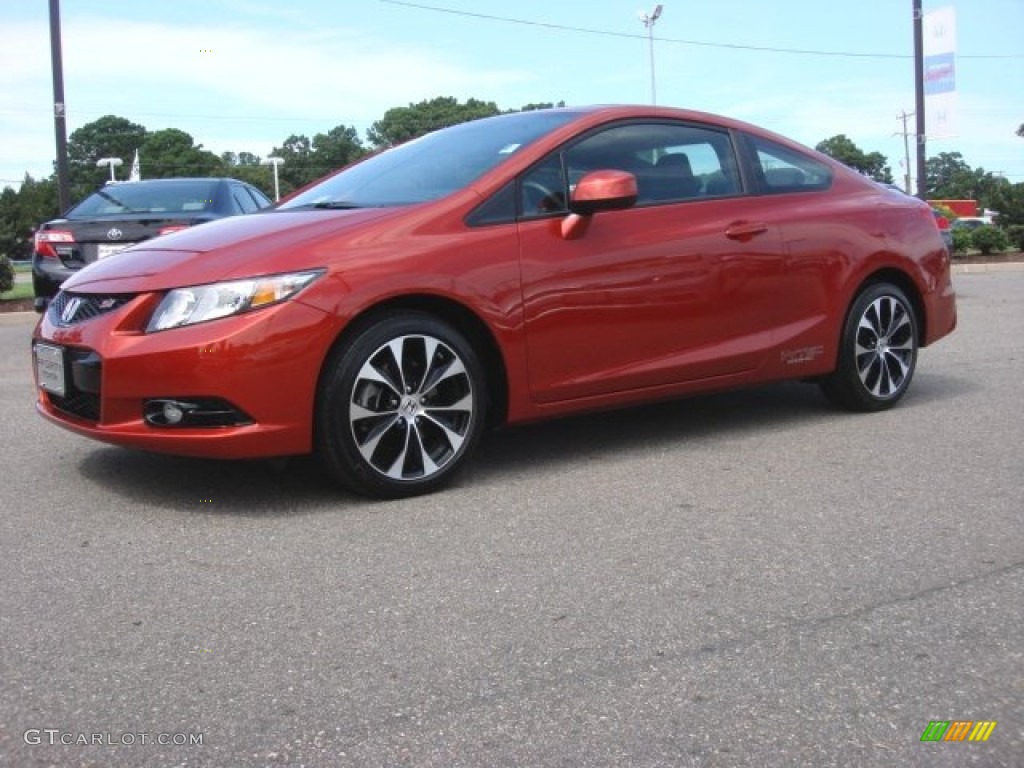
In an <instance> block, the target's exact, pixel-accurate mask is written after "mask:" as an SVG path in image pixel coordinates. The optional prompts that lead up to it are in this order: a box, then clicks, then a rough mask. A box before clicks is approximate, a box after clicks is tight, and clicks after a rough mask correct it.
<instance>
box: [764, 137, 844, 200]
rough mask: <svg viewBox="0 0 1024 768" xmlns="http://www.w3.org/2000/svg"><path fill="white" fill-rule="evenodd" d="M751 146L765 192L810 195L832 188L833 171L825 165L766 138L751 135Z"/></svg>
mask: <svg viewBox="0 0 1024 768" xmlns="http://www.w3.org/2000/svg"><path fill="white" fill-rule="evenodd" d="M750 143H751V145H752V146H753V149H754V162H755V169H754V170H755V175H756V176H757V178H758V182H759V185H760V187H761V191H762V192H765V193H768V194H781V193H785V192H811V191H814V190H818V189H828V188H829V186H831V184H832V170H831V169H830V168H829V167H828V166H827V165H825V164H824V163H822V162H820V161H818V160H815V159H814V158H812V157H808V156H807V155H804V154H801V153H799V152H796V151H794V150H792V149H789V148H788V147H784V146H782V145H780V144H776V143H775V142H773V141H769V140H767V139H762V138H758V137H753V136H752V137H750Z"/></svg>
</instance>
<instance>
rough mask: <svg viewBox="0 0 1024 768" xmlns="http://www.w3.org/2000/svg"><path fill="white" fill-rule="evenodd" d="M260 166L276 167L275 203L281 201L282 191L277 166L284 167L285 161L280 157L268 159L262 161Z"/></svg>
mask: <svg viewBox="0 0 1024 768" xmlns="http://www.w3.org/2000/svg"><path fill="white" fill-rule="evenodd" d="M260 165H272V166H274V202H275V203H276V202H277V201H278V200H280V199H281V189H280V187H279V186H278V184H277V166H279V165H284V159H283V158H280V157H266V158H264V159H262V160H260Z"/></svg>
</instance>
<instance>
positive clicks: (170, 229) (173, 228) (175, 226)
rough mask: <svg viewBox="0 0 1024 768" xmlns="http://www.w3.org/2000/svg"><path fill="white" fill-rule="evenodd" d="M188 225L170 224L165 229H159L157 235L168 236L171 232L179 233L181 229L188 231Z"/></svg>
mask: <svg viewBox="0 0 1024 768" xmlns="http://www.w3.org/2000/svg"><path fill="white" fill-rule="evenodd" d="M188 227H189V225H188V224H171V225H169V226H166V227H160V231H159V232H158V233H157V234H158V235H169V234H171V232H181V230H183V229H188Z"/></svg>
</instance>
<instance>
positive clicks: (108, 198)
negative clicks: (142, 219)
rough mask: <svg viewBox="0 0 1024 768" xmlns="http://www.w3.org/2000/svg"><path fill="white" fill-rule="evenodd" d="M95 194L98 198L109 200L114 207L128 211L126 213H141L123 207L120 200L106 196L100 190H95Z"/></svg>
mask: <svg viewBox="0 0 1024 768" xmlns="http://www.w3.org/2000/svg"><path fill="white" fill-rule="evenodd" d="M96 194H97V195H99V196H100V197H102V198H103V199H104V200H109V201H110V202H112V203H113V204H114V205H119V206H121V207H122V208H124V210H126V211H128V213H142V211H137V210H135V209H134V208H131V207H129V206H127V205H125V204H124V203H122V202H121V201H120V200H118V199H117V198H116V197H114V196H113V195H109V194H107V193H106V192H104V191H103V190H102V189H97V190H96Z"/></svg>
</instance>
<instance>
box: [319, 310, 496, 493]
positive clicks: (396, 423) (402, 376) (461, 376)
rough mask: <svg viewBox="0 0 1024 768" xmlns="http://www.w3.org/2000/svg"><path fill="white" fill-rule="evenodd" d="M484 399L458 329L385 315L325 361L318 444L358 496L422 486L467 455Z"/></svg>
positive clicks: (437, 480) (426, 488)
mask: <svg viewBox="0 0 1024 768" xmlns="http://www.w3.org/2000/svg"><path fill="white" fill-rule="evenodd" d="M485 403H486V398H485V392H484V377H483V374H482V370H481V367H480V363H479V361H478V359H477V356H476V354H475V353H474V352H473V349H472V347H471V346H470V345H469V343H468V342H467V341H466V340H465V339H464V338H463V337H462V335H461V334H459V333H458V332H457V331H456V330H455V329H454V328H452V327H450V326H449V325H448V324H447V323H444V322H442V321H440V320H438V319H437V318H435V317H433V316H431V315H426V314H422V313H419V312H400V313H393V314H389V315H385V316H382V317H379V318H377V319H376V320H375V321H374V322H372V324H369V325H366V326H365V327H364V328H363V329H362V330H360V331H357V332H356V335H355V336H354V337H353V338H352V340H351V341H350V342H349V343H348V344H346V345H344V346H343V347H342V348H341V349H340V350H338V352H336V353H335V354H334V355H333V356H332V358H331V360H330V361H329V362H328V367H327V369H326V371H325V374H324V378H323V381H322V383H321V391H320V397H319V406H318V412H317V427H318V429H317V434H318V443H319V446H318V447H319V449H320V453H321V456H322V457H323V459H324V462H325V464H326V466H327V469H328V470H329V471H330V472H331V474H332V475H334V477H335V478H337V479H338V480H340V481H341V482H342V483H343V484H344V485H346V486H347V487H349V488H351V489H352V490H354V491H357V492H358V493H362V494H365V495H368V496H376V497H380V498H401V497H405V496H414V495H417V494H421V493H428V492H430V491H434V490H436V489H438V488H439V487H441V486H442V485H443V484H444V483H446V482H447V481H448V480H449V479H450V478H451V476H452V475H453V474H454V473H455V472H456V471H457V470H458V469H459V468H460V467H461V466H462V465H463V464H464V463H465V461H466V459H467V458H468V457H469V455H470V453H471V452H472V450H473V448H474V447H475V445H476V443H477V442H478V440H479V438H480V434H481V433H482V431H483V424H484V420H485Z"/></svg>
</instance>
